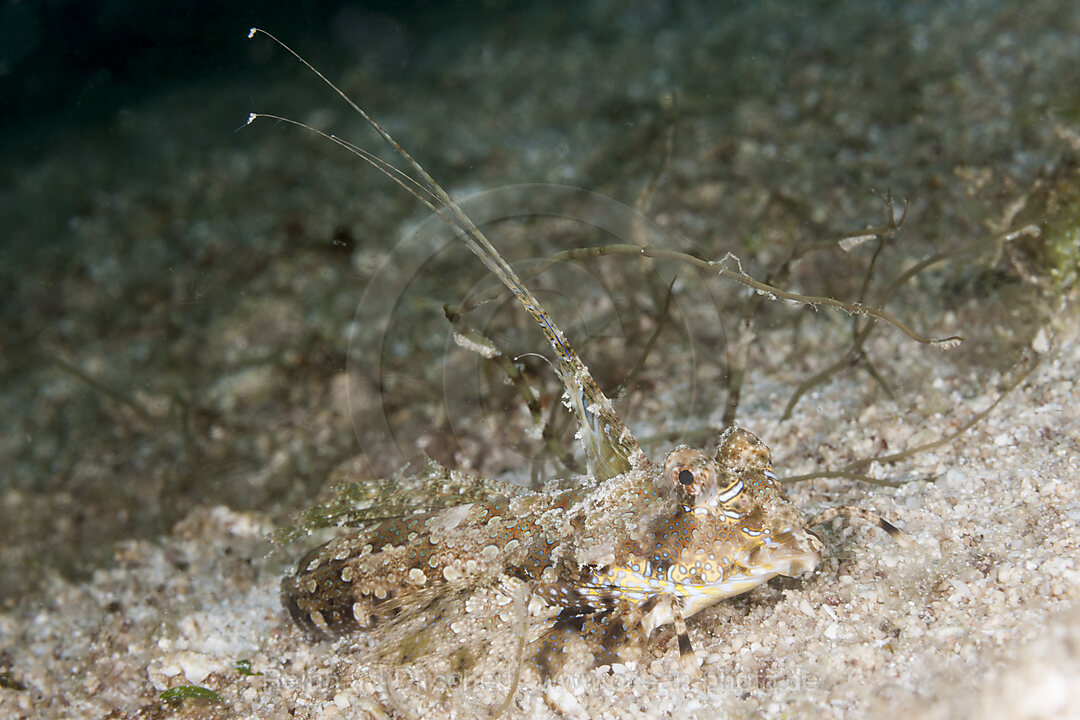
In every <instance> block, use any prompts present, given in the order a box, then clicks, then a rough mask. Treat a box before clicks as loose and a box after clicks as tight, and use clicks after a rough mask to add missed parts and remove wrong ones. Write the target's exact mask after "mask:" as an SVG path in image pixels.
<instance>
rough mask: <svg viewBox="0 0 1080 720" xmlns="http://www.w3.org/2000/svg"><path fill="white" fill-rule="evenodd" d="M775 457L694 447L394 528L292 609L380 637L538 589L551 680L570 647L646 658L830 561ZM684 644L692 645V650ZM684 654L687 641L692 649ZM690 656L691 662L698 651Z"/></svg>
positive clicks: (351, 550) (330, 554) (350, 554)
mask: <svg viewBox="0 0 1080 720" xmlns="http://www.w3.org/2000/svg"><path fill="white" fill-rule="evenodd" d="M820 549H821V542H820V540H819V539H818V538H817V537H816V536H815V535H814V534H813V533H811V532H810V531H808V530H807V529H806V528H805V519H804V517H803V515H802V513H801V512H800V511H799V510H798V509H797V508H796V507H795V506H793V505H792V504H791V503H790V502H789V501H788V500H787V499H786V497H785V496H784V493H783V489H782V488H781V486H780V483H779V482H778V480H777V478H776V475H775V474H774V473H773V471H772V466H771V458H770V455H769V451H768V448H766V447H765V445H764V444H763V443H761V442H760V441H759V440H758V439H757V438H756V437H754V436H753V435H752V434H750V433H749V432H747V431H745V430H740V429H734V428H732V429H729V430H728V431H726V432H725V433H723V434H722V435H721V437H720V442H719V447H718V449H717V451H716V453H715V454H712V455H708V454H706V453H704V452H701V451H699V450H694V449H691V448H687V447H680V448H677V449H675V450H673V451H672V452H671V453H669V455H668V457H667V460H666V462H665V463H664V465H663V466H662V467H660V466H656V465H654V464H652V463H648V462H647V463H645V464H643V466H641V467H638V468H634V469H632V470H631V471H630V472H627V473H623V474H620V475H617V476H615V477H613V478H610V479H609V480H607V481H604V482H602V483H594V484H586V485H584V486H582V487H578V488H575V489H573V490H564V491H561V492H548V493H543V492H531V491H528V490H524V489H522V490H515V491H513V493H512V494H511V495H510V496H508V497H505V498H501V499H498V500H496V501H493V502H476V503H467V504H464V505H459V506H455V507H452V508H449V509H446V510H442V511H440V512H437V513H427V514H418V515H413V516H411V517H406V518H402V519H396V520H392V521H385V522H382V523H380V524H378V525H376V526H374V527H372V528H371V529H369V530H363V531H359V532H354V533H351V534H348V535H344V536H341V537H338V538H336V539H334V540H332V541H330V542H329V543H327V544H326V545H324V546H322V547H320V548H318V549H316V550H315V551H313V552H312V553H310V554H309V555H308V556H306V557H305V558H304V559H303V560H301V562H300V563H299V566H298V568H297V572H296V574H295V575H293V576H289V577H287V578H286V579H285V580H284V582H283V586H282V589H283V595H284V602H285V604H286V606H287V607H288V608H289V610H290V612H291V613H292V616H293V617H294V619H295V620H296V621H297V623H298V624H300V625H301V626H302V627H305V628H307V629H308V630H309V631H310V632H312V633H314V634H317V635H327V634H331V635H333V634H342V633H346V632H350V631H353V630H373V629H377V628H379V627H380V626H381V625H383V624H385V623H388V622H393V621H394V620H395V619H396V618H397V617H399V616H400V615H402V614H403V613H408V614H413V613H417V612H423V610H424V608H425V605H426V604H428V603H429V602H431V601H432V600H433V599H435V598H438V597H443V596H447V595H448V594H451V593H452V592H454V591H455V590H457V589H460V588H467V587H486V586H492V587H497V588H498V587H502V586H507V585H508V584H509V585H511V586H512V585H513V583H514V582H515V581H516V582H525V583H527V584H528V585H529V587H530V588H531V589H532V592H533V595H534V597H535V598H536V599H537V600H538V601H539V604H540V605H541V606H542V608H543V609H546V610H548V611H550V613H554V614H555V617H554V619H553V620H552V622H551V623H550V625H549V626H548V627H546V628H545V630H544V631H543V632H542V633H541V634H540V636H539V637H538V638H537V639H536V641H535V642H534V643H533V645H532V647H531V649H530V654H531V655H532V657H533V658H534V660H535V663H536V667H537V669H538V670H539V672H540V674H541V676H548V675H550V674H552V672H553V671H554V669H555V668H557V667H563V666H564V665H565V663H564V662H563V660H562V656H563V655H565V653H566V643H567V640H575V639H576V638H581V637H589V636H591V638H590V639H591V640H592V641H593V642H592V643H591V645H592V647H591V648H590V647H586V648H585V650H586V651H587V652H589V653H591V655H592V659H593V661H594V662H596V663H604V662H613V661H618V660H624V661H625V660H633V659H636V658H637V657H638V656H639V654H640V652H641V649H642V647H643V645H644V642H645V641H646V640H647V638H648V636H649V635H650V634H651V632H652V631H653V630H654V629H655V628H657V627H660V626H663V625H667V624H676V626H677V630H678V629H679V627H678V626H679V624H680V623H681V622H682V621H683V619H685V618H687V617H690V616H691V615H694V614H695V613H697V612H699V611H701V610H703V609H705V608H707V607H709V606H711V605H713V604H715V603H717V602H719V601H720V600H722V599H724V598H727V597H731V596H734V595H738V594H740V593H743V592H746V591H748V590H751V589H752V588H754V587H756V586H758V585H760V584H762V583H764V582H766V581H767V580H769V579H770V578H772V577H775V576H776V575H788V576H793V575H798V574H800V573H803V572H806V571H809V570H812V569H814V568H815V567H816V566H817V564H818V562H819V560H820ZM684 634H685V630H683V635H684ZM680 641H682V635H680ZM687 649H688V648H687Z"/></svg>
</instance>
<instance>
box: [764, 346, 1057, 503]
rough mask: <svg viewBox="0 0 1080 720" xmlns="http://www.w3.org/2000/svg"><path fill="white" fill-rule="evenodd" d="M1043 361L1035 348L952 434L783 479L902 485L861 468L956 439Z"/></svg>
mask: <svg viewBox="0 0 1080 720" xmlns="http://www.w3.org/2000/svg"><path fill="white" fill-rule="evenodd" d="M1040 360H1041V357H1040V356H1039V355H1038V353H1035V352H1034V351H1031V352H1029V353H1028V354H1027V355H1025V356H1024V357H1023V358H1021V359H1020V361H1019V362H1018V363H1017V364H1016V367H1018V368H1020V370H1019V372H1017V374H1016V376H1015V377H1014V378H1013V379H1012V380H1011V381H1010V382H1009V384H1008V385H1006V386H1005V388H1004V389H1003V390H1002V391H1001V394H1000V395H998V397H997V399H996V400H994V402H992V403H990V406H989V407H987V408H986V409H985V410H982V411H980V412H977V413H975V414H974V415H972V416H971V417H970V418H968V420H967V422H965V423H964V424H963V425H961V426H960V427H958V428H957V429H956V430H953V431H952V432H951V433H947V434H945V435H942V436H941V437H939V438H938V439H937V440H930V441H929V442H925V443H921V444H919V445H916V446H915V447H910V448H907V449H906V450H901V451H900V452H895V453H890V454H889V455H875V456H874V457H866V458H859V459H858V460H853V461H852V462H850V463H848V464H847V465H845V466H844V467H842V468H840V469H838V470H823V471H821V472H813V473H806V474H804V475H791V476H789V477H785V478H784V479H783V482H784V484H785V485H788V484H791V483H797V482H803V481H804V480H816V479H818V478H831V477H846V478H852V479H856V480H864V481H866V482H870V483H874V484H876V485H894V484H900V483H894V482H893V481H889V480H879V479H877V478H873V477H870V476H868V475H862V474H860V473H859V472H858V471H859V470H861V469H863V468H866V467H869V466H870V465H873V464H874V463H882V464H885V463H892V462H897V461H899V460H906V459H907V458H909V457H912V456H913V455H918V454H919V453H923V452H926V451H927V450H934V449H935V448H939V447H941V446H942V445H948V444H949V443H951V442H952V441H953V440H955V439H956V438H958V437H960V436H961V435H963V434H964V433H966V432H967V431H968V430H970V429H971V428H973V427H975V426H976V425H978V424H979V423H980V422H982V420H983V419H984V418H985V417H986V416H987V415H989V414H990V413H992V412H993V411H994V408H996V407H997V406H998V405H1000V404H1001V401H1002V400H1004V399H1005V398H1006V397H1007V396H1008V395H1009V393H1011V392H1012V391H1013V390H1015V389H1016V388H1018V387H1019V386H1020V384H1021V383H1023V382H1024V380H1026V379H1027V378H1028V376H1030V375H1031V373H1033V372H1035V369H1036V368H1037V367H1039V361H1040Z"/></svg>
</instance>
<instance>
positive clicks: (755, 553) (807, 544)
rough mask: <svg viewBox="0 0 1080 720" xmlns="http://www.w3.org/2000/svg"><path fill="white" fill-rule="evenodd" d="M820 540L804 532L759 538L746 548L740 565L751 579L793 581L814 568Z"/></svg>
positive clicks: (820, 545)
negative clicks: (776, 576)
mask: <svg viewBox="0 0 1080 720" xmlns="http://www.w3.org/2000/svg"><path fill="white" fill-rule="evenodd" d="M822 547H823V543H822V542H821V539H820V538H819V537H818V536H817V535H816V534H815V533H813V532H811V531H810V530H806V529H805V528H799V529H797V530H796V529H792V528H789V529H786V530H783V531H781V532H777V533H771V534H767V535H763V536H762V537H760V538H758V539H757V541H756V542H755V543H753V544H752V545H750V546H749V547H747V548H746V556H745V559H744V560H743V562H742V564H743V566H744V567H746V568H747V569H749V570H750V571H751V573H752V574H754V575H759V576H760V575H768V576H773V575H784V576H786V577H795V576H796V575H802V574H803V573H806V572H810V571H812V570H814V569H816V568H817V566H818V564H819V563H820V562H821V548H822Z"/></svg>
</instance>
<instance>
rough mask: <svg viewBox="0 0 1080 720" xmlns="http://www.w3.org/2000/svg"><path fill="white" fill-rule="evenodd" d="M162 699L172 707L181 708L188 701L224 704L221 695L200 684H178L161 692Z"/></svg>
mask: <svg viewBox="0 0 1080 720" xmlns="http://www.w3.org/2000/svg"><path fill="white" fill-rule="evenodd" d="M161 700H162V701H163V702H164V703H165V704H166V705H168V706H169V707H172V708H179V707H182V706H183V705H185V704H186V703H188V702H191V701H195V702H202V703H210V704H213V705H224V704H225V701H224V700H222V699H221V696H220V695H218V694H217V693H216V692H214V691H213V690H211V689H209V688H204V687H201V686H199V685H177V686H176V687H173V688H169V689H168V690H166V691H165V692H163V693H161Z"/></svg>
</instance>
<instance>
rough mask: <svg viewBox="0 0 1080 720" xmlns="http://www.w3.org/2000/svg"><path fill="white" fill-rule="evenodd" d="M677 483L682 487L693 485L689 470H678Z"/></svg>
mask: <svg viewBox="0 0 1080 720" xmlns="http://www.w3.org/2000/svg"><path fill="white" fill-rule="evenodd" d="M679 482H680V483H682V484H683V485H693V484H694V473H692V472H690V471H689V470H680V471H679Z"/></svg>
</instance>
